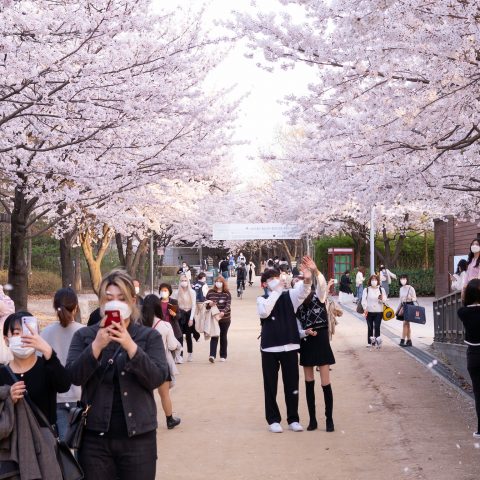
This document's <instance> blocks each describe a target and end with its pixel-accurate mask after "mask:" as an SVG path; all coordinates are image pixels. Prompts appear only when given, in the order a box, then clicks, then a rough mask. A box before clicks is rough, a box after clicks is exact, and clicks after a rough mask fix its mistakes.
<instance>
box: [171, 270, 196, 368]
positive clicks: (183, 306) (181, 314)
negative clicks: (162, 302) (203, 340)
mask: <svg viewBox="0 0 480 480" xmlns="http://www.w3.org/2000/svg"><path fill="white" fill-rule="evenodd" d="M172 299H174V300H177V302H178V321H179V323H180V328H181V329H182V337H181V340H180V344H181V345H182V346H183V336H184V335H185V340H186V343H187V352H188V357H187V361H188V362H192V361H193V341H192V336H193V337H194V338H195V340H196V341H197V342H198V339H199V338H200V334H199V333H198V332H197V331H196V330H195V319H194V317H195V308H196V304H197V295H196V294H195V290H193V288H192V287H191V285H190V281H189V280H188V278H187V276H186V275H180V283H179V285H178V290H177V291H175V292H173V295H172Z"/></svg>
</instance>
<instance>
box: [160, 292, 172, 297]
mask: <svg viewBox="0 0 480 480" xmlns="http://www.w3.org/2000/svg"><path fill="white" fill-rule="evenodd" d="M160 296H161V297H162V298H169V297H170V293H169V292H165V291H163V292H160Z"/></svg>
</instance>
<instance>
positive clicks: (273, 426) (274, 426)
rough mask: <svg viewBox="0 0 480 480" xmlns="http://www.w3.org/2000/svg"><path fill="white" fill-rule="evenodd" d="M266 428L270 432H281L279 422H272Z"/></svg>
mask: <svg viewBox="0 0 480 480" xmlns="http://www.w3.org/2000/svg"><path fill="white" fill-rule="evenodd" d="M268 429H269V430H270V431H271V432H272V433H283V428H282V426H281V425H280V424H279V423H272V424H271V425H269V426H268Z"/></svg>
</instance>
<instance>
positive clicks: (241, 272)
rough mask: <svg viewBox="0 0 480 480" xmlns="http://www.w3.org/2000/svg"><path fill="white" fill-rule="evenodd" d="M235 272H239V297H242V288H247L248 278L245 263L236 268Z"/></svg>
mask: <svg viewBox="0 0 480 480" xmlns="http://www.w3.org/2000/svg"><path fill="white" fill-rule="evenodd" d="M235 272H236V274H237V297H240V295H241V293H242V290H241V289H242V288H243V290H245V281H246V280H247V269H246V268H245V264H244V263H241V264H240V265H239V266H238V267H237V268H236V269H235Z"/></svg>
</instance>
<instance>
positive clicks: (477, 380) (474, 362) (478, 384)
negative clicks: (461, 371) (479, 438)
mask: <svg viewBox="0 0 480 480" xmlns="http://www.w3.org/2000/svg"><path fill="white" fill-rule="evenodd" d="M467 370H468V373H469V374H470V378H471V379H472V386H473V394H474V396H475V409H476V411H477V423H478V425H477V427H478V428H477V432H480V347H472V346H469V347H468V348H467Z"/></svg>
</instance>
